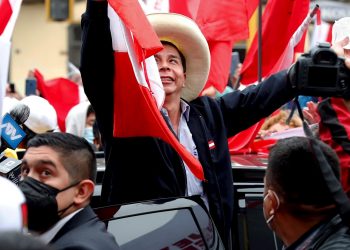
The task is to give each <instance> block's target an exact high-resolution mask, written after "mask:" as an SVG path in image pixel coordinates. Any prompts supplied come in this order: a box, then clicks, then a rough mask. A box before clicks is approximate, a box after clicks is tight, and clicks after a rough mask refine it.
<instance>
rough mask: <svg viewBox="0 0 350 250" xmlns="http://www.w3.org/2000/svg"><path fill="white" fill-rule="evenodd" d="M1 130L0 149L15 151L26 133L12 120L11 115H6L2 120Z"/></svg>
mask: <svg viewBox="0 0 350 250" xmlns="http://www.w3.org/2000/svg"><path fill="white" fill-rule="evenodd" d="M0 130H1V149H2V151H3V150H5V149H6V148H7V147H9V148H11V149H16V148H17V147H18V145H19V144H20V143H21V141H23V139H24V138H25V136H26V133H25V132H24V131H23V129H22V128H21V127H20V126H19V125H18V124H17V123H16V122H15V120H14V119H12V117H11V115H10V114H8V113H6V114H5V115H4V117H3V118H2V124H1V125H0Z"/></svg>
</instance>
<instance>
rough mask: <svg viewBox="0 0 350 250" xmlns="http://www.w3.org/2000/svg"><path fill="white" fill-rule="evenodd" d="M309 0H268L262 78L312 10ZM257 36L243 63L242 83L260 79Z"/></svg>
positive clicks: (263, 36) (264, 25)
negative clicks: (310, 9)
mask: <svg viewBox="0 0 350 250" xmlns="http://www.w3.org/2000/svg"><path fill="white" fill-rule="evenodd" d="M309 4H310V0H293V1H292V0H285V1H280V0H269V1H268V2H267V5H266V8H265V10H264V14H263V17H262V48H261V49H262V77H266V76H267V75H268V74H269V73H270V72H271V70H272V68H273V67H274V66H275V64H276V62H277V61H278V60H279V58H280V56H281V55H282V54H283V52H284V50H285V48H286V46H287V44H288V42H289V41H290V39H291V37H292V35H293V34H294V32H295V31H296V30H297V29H298V27H299V26H300V24H301V23H302V22H303V20H304V19H305V17H306V16H307V14H308V12H309ZM257 53H258V37H257V34H256V35H255V38H254V41H253V43H252V45H251V48H250V49H249V51H248V53H247V55H246V58H245V60H244V62H243V67H242V72H241V74H242V75H241V77H242V79H241V82H242V83H243V84H250V83H254V82H256V81H257V80H258V54H257Z"/></svg>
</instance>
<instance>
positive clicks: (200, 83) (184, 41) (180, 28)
mask: <svg viewBox="0 0 350 250" xmlns="http://www.w3.org/2000/svg"><path fill="white" fill-rule="evenodd" d="M147 18H148V20H149V21H150V23H151V25H152V27H153V29H154V30H155V32H156V33H157V35H158V37H159V39H160V40H161V41H167V42H170V43H172V44H174V45H175V46H176V47H177V49H178V50H179V51H180V52H181V53H182V54H183V56H184V57H185V60H186V84H185V87H184V88H183V89H182V95H181V97H182V98H183V99H185V100H186V101H191V100H193V99H195V98H197V97H198V95H199V93H200V92H201V91H202V89H203V88H204V85H205V83H206V81H207V79H208V75H209V69H210V51H209V47H208V43H207V41H206V39H205V37H204V35H203V34H202V32H201V31H200V29H199V27H198V26H197V24H196V23H195V22H194V21H193V20H192V19H190V18H188V17H186V16H183V15H180V14H175V13H154V14H149V15H147Z"/></svg>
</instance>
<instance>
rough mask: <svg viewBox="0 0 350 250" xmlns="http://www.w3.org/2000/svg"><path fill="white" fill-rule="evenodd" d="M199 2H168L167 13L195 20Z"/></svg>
mask: <svg viewBox="0 0 350 250" xmlns="http://www.w3.org/2000/svg"><path fill="white" fill-rule="evenodd" d="M200 2H201V0H187V1H184V0H169V12H170V13H179V14H182V15H185V16H187V17H189V18H192V19H195V18H196V16H197V12H198V7H199V4H200Z"/></svg>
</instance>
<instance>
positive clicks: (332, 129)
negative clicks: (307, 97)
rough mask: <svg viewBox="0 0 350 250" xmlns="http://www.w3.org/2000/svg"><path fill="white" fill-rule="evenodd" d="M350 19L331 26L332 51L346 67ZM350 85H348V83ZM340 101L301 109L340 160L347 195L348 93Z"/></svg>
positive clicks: (349, 176)
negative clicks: (317, 126)
mask: <svg viewBox="0 0 350 250" xmlns="http://www.w3.org/2000/svg"><path fill="white" fill-rule="evenodd" d="M349 25H350V18H349V17H346V18H342V19H340V20H339V21H337V22H336V23H335V24H334V26H333V30H332V31H333V32H332V33H333V34H332V38H333V41H332V43H333V46H332V48H333V49H334V51H335V52H336V53H337V54H338V55H339V56H341V57H344V58H345V65H346V66H347V67H348V68H349V66H350V47H349V44H350V43H349V37H347V36H346V35H348V34H349V31H350V30H349V27H350V26H349ZM348 86H349V82H348ZM342 97H343V98H339V97H338V98H336V97H332V98H326V99H324V100H322V101H321V102H320V103H319V104H318V105H316V104H313V103H308V109H307V110H303V114H304V116H305V118H306V119H307V120H308V121H309V122H310V123H318V124H319V137H320V139H321V140H322V141H324V142H325V143H327V144H328V145H330V146H331V147H332V148H333V149H334V150H335V151H336V153H337V155H338V157H339V159H340V169H341V184H342V187H343V189H344V190H345V192H346V193H348V196H349V192H350V90H349V89H348V90H347V92H345V93H344V95H343V96H342Z"/></svg>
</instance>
